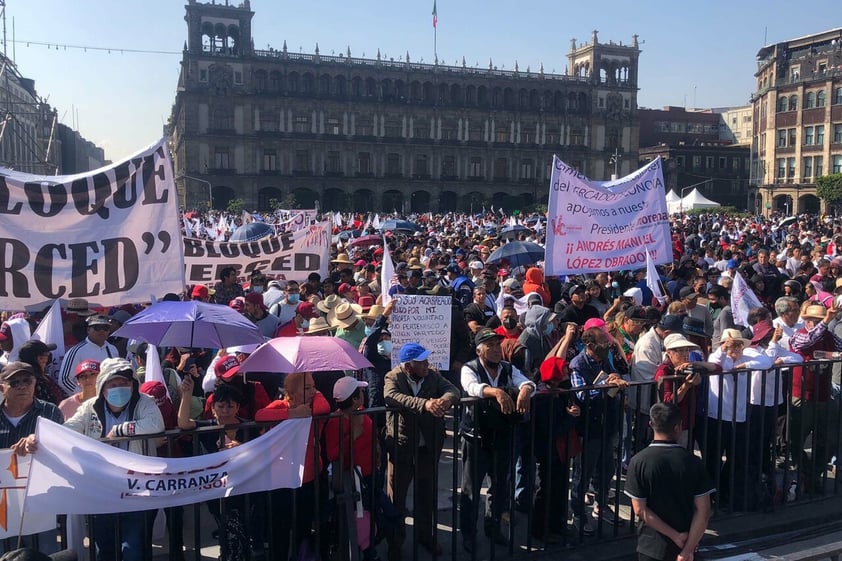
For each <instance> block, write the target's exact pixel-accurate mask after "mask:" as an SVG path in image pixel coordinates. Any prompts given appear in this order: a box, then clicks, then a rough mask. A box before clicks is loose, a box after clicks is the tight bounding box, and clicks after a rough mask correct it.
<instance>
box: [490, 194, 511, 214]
mask: <svg viewBox="0 0 842 561" xmlns="http://www.w3.org/2000/svg"><path fill="white" fill-rule="evenodd" d="M491 205H492V206H493V207H494V208H502V209H505V210H507V211H510V210H512V208H511V207H512V203H511V197H510V196H509V194H508V193H503V192H502V191H497V192H496V193H494V195H493V196H492V197H491Z"/></svg>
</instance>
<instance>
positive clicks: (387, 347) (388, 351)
mask: <svg viewBox="0 0 842 561" xmlns="http://www.w3.org/2000/svg"><path fill="white" fill-rule="evenodd" d="M377 354H379V355H380V356H392V342H391V341H380V342H379V343H377Z"/></svg>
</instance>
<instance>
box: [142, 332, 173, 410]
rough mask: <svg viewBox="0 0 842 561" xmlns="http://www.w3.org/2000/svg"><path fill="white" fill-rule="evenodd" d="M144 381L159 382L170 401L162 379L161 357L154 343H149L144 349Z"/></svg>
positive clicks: (168, 390)
mask: <svg viewBox="0 0 842 561" xmlns="http://www.w3.org/2000/svg"><path fill="white" fill-rule="evenodd" d="M144 381H145V382H161V383H162V384H163V385H164V389H166V390H167V396H168V397H169V398H170V401H172V396H171V395H170V389H169V388H168V387H167V382H166V381H165V380H164V371H163V369H162V368H161V357H160V356H159V355H158V348H157V347H155V345H149V347H148V348H147V349H146V375H145V376H144Z"/></svg>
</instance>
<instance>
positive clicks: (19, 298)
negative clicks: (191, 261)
mask: <svg viewBox="0 0 842 561" xmlns="http://www.w3.org/2000/svg"><path fill="white" fill-rule="evenodd" d="M172 169H173V168H172V163H171V162H170V155H169V152H168V150H167V146H166V143H165V142H164V140H163V139H162V140H161V141H160V142H158V143H157V144H154V145H152V146H150V147H149V148H147V149H146V150H143V151H141V152H138V153H137V154H135V155H134V156H131V157H130V158H128V159H127V160H124V161H122V162H119V163H116V164H113V165H111V166H108V167H104V168H100V169H98V170H94V171H91V172H86V173H82V174H77V175H64V176H52V175H31V174H27V173H20V172H16V171H13V170H10V169H6V168H0V308H2V309H6V310H21V309H24V308H25V307H32V306H36V305H41V304H44V305H45V306H46V305H47V304H48V303H49V302H51V301H52V300H55V299H56V298H64V299H67V298H86V299H87V300H88V301H89V302H90V303H91V304H93V305H99V306H111V305H119V304H127V303H131V302H144V301H147V300H149V297H150V295H162V294H165V293H167V292H176V293H177V292H181V291H182V290H183V287H184V270H183V267H182V255H183V249H182V243H181V228H180V227H181V223H180V221H179V217H178V201H177V196H176V190H175V186H174V183H173V176H172V174H173V171H172Z"/></svg>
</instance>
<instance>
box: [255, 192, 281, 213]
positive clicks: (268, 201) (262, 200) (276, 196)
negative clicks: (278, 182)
mask: <svg viewBox="0 0 842 561" xmlns="http://www.w3.org/2000/svg"><path fill="white" fill-rule="evenodd" d="M283 198H284V195H283V193H282V192H281V190H280V189H278V188H277V187H264V188H263V189H261V190H260V191H258V192H257V210H260V211H264V210H272V207H273V206H276V205H280V204H281V201H282V200H283ZM273 201H274V203H273Z"/></svg>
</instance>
